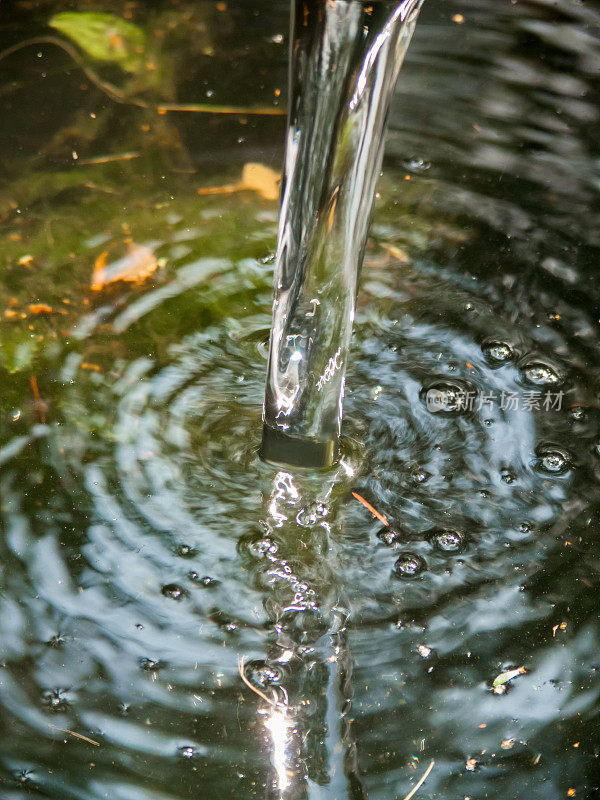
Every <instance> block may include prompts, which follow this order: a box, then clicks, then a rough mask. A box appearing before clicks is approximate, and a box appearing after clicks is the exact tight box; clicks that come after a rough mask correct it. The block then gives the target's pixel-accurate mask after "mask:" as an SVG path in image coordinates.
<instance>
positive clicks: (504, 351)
mask: <svg viewBox="0 0 600 800" xmlns="http://www.w3.org/2000/svg"><path fill="white" fill-rule="evenodd" d="M481 350H482V352H483V355H484V356H485V357H486V358H487V360H488V361H490V362H491V363H492V364H505V363H506V362H507V361H511V360H512V359H513V358H514V355H515V353H514V350H513V349H512V347H511V346H510V345H509V344H508V342H502V341H500V340H497V339H486V341H485V342H483V344H482V345H481Z"/></svg>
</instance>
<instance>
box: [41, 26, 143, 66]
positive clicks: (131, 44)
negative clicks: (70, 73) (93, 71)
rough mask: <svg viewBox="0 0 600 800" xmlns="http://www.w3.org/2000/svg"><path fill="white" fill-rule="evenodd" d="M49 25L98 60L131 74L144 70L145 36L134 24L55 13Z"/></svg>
mask: <svg viewBox="0 0 600 800" xmlns="http://www.w3.org/2000/svg"><path fill="white" fill-rule="evenodd" d="M49 24H50V27H52V28H55V29H56V30H57V31H60V33H62V34H64V35H65V36H68V38H69V39H71V40H72V41H74V42H75V43H76V44H77V45H78V46H79V47H80V48H81V49H82V50H83V51H84V52H85V53H87V54H88V55H89V56H91V57H92V58H94V59H96V60H97V61H108V62H111V63H113V64H117V65H118V66H119V67H120V68H121V69H122V70H124V71H125V72H131V73H139V72H140V71H141V70H142V69H143V68H144V65H145V58H146V55H147V54H146V50H147V47H146V36H145V34H144V31H142V30H141V29H140V28H138V26H137V25H134V24H133V22H127V21H126V20H124V19H121V18H120V17H117V16H116V15H115V14H97V13H94V12H88V11H64V12H62V13H60V14H55V15H54V16H53V17H52V18H51V19H50V22H49Z"/></svg>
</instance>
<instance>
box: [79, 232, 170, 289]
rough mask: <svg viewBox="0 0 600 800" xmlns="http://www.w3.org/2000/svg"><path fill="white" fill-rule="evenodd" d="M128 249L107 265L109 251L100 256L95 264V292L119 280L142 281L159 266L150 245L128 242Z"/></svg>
mask: <svg viewBox="0 0 600 800" xmlns="http://www.w3.org/2000/svg"><path fill="white" fill-rule="evenodd" d="M128 248H129V249H128V251H127V253H126V254H125V255H124V256H123V258H119V259H118V260H117V261H114V262H113V263H112V264H109V265H108V266H107V264H106V262H107V260H108V251H104V253H102V254H101V255H99V256H98V258H97V259H96V262H95V264H94V272H93V274H92V282H91V284H90V288H91V289H92V291H94V292H99V291H101V290H102V289H103V288H104V287H105V286H108V285H109V284H111V283H117V282H118V281H126V282H128V283H142V282H143V281H145V280H146V279H147V278H148V277H150V275H152V273H153V272H155V270H156V269H157V268H158V266H159V264H158V261H157V260H156V256H155V255H154V253H153V251H152V250H151V249H150V248H149V247H144V245H141V244H135V242H129V243H128Z"/></svg>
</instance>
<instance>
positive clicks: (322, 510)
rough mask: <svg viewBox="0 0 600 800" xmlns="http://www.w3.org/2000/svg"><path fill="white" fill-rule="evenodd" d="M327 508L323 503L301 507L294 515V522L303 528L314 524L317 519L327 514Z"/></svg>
mask: <svg viewBox="0 0 600 800" xmlns="http://www.w3.org/2000/svg"><path fill="white" fill-rule="evenodd" d="M328 511H329V509H328V508H327V506H324V505H323V503H314V504H313V505H311V506H308V507H307V508H303V509H301V510H300V511H299V512H298V514H297V515H296V522H297V523H298V525H302V527H303V528H308V527H310V526H311V525H314V524H315V523H316V522H318V521H319V520H321V519H323V518H324V517H326V516H327V513H328Z"/></svg>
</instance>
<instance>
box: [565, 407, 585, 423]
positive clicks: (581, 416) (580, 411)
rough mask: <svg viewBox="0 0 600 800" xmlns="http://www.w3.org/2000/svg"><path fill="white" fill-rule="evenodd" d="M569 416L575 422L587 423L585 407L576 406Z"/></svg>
mask: <svg viewBox="0 0 600 800" xmlns="http://www.w3.org/2000/svg"><path fill="white" fill-rule="evenodd" d="M569 416H570V417H571V419H572V420H574V421H575V422H585V421H586V420H587V416H588V415H587V412H586V410H585V408H583V406H574V407H573V408H572V409H571V410H570V411H569Z"/></svg>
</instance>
